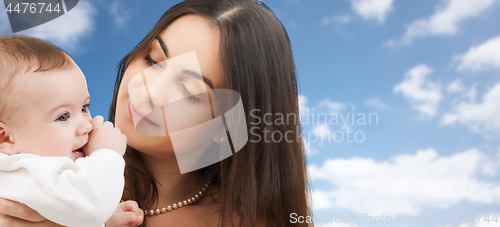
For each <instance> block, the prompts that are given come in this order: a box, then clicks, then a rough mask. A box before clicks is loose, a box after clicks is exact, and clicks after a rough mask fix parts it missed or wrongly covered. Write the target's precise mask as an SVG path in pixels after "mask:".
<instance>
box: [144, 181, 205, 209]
mask: <svg viewBox="0 0 500 227" xmlns="http://www.w3.org/2000/svg"><path fill="white" fill-rule="evenodd" d="M209 186H210V181H207V183H206V184H205V185H204V186H203V187H202V188H201V190H200V191H199V192H198V193H197V194H196V195H195V196H193V197H191V198H190V199H187V200H184V201H181V202H178V203H174V204H172V205H171V206H167V207H162V208H156V209H154V210H145V211H144V214H145V215H149V216H152V215H156V214H162V213H165V212H167V211H172V210H175V209H177V208H181V207H183V206H187V205H191V204H193V203H195V202H196V201H198V200H199V199H200V198H201V197H202V196H203V194H205V192H207V189H208V188H209Z"/></svg>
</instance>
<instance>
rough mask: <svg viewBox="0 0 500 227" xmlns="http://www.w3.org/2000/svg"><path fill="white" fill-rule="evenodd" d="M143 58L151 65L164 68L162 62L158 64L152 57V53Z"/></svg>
mask: <svg viewBox="0 0 500 227" xmlns="http://www.w3.org/2000/svg"><path fill="white" fill-rule="evenodd" d="M143 59H144V61H146V63H147V64H148V65H149V66H150V67H151V66H152V67H154V68H157V69H164V68H163V66H162V65H161V64H158V62H157V61H155V60H154V59H152V58H151V56H150V55H146V56H145V57H144V58H143Z"/></svg>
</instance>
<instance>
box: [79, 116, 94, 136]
mask: <svg viewBox="0 0 500 227" xmlns="http://www.w3.org/2000/svg"><path fill="white" fill-rule="evenodd" d="M92 128H93V127H92V123H90V120H89V119H87V118H84V119H82V121H81V122H80V125H79V126H78V129H77V131H76V133H77V135H79V136H80V135H86V134H89V133H90V132H91V131H92Z"/></svg>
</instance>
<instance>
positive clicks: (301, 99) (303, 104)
mask: <svg viewBox="0 0 500 227" xmlns="http://www.w3.org/2000/svg"><path fill="white" fill-rule="evenodd" d="M306 108H307V97H306V96H304V95H299V110H300V111H304V110H305V109H306Z"/></svg>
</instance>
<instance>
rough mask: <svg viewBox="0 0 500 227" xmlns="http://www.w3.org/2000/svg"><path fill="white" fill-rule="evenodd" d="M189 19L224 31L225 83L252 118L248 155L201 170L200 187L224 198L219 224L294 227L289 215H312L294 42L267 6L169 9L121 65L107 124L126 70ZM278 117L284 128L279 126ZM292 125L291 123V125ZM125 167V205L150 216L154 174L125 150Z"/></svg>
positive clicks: (241, 3) (211, 3)
mask: <svg viewBox="0 0 500 227" xmlns="http://www.w3.org/2000/svg"><path fill="white" fill-rule="evenodd" d="M187 14H197V15H200V16H202V17H204V18H206V19H207V20H208V21H210V22H211V24H212V25H213V26H216V27H218V28H219V30H220V34H221V41H220V42H221V43H220V60H221V64H222V69H223V73H224V75H223V76H224V80H225V81H226V82H227V85H228V87H229V88H231V89H233V90H235V91H238V92H239V93H240V95H241V97H242V102H243V106H244V109H245V114H246V116H247V125H248V130H249V133H248V134H249V142H248V143H247V144H246V145H245V147H244V148H243V149H242V150H240V151H238V152H237V153H235V154H234V155H233V156H231V157H229V158H227V159H225V160H222V161H221V162H220V163H217V164H214V165H211V166H208V167H205V168H203V169H201V170H198V173H199V174H200V176H201V177H202V178H203V179H205V180H210V181H211V182H213V183H212V185H213V187H212V188H213V189H215V190H212V193H218V194H219V196H217V197H218V198H220V199H219V201H217V202H218V203H219V204H220V208H221V209H220V211H219V214H220V219H219V224H220V225H221V226H241V225H242V224H244V225H245V226H291V225H292V223H291V220H290V215H291V213H296V214H297V215H300V216H306V215H311V212H310V209H309V202H310V197H309V196H310V193H309V192H310V188H309V184H308V175H307V168H306V156H305V150H304V145H303V141H302V138H301V137H300V136H299V134H300V132H301V127H300V122H299V119H300V118H299V107H298V88H297V80H296V75H295V65H294V60H293V55H292V50H291V46H290V40H289V38H288V34H287V33H286V31H285V29H284V27H283V25H282V24H281V22H280V21H279V20H278V19H277V18H276V16H275V15H274V13H273V12H272V11H271V10H270V9H269V8H268V7H267V6H265V5H264V4H263V3H260V2H256V1H254V0H187V1H184V2H181V3H179V4H177V5H175V6H173V7H172V8H170V9H169V10H168V11H167V12H166V13H165V14H164V15H163V16H162V18H161V19H160V20H159V21H158V23H157V24H156V25H155V27H154V28H153V29H152V30H151V32H149V34H148V35H147V36H146V37H145V38H144V39H143V40H142V41H141V42H140V43H139V45H137V46H136V47H135V48H134V49H133V50H132V51H131V52H130V53H129V54H128V55H127V56H125V58H123V59H122V61H121V62H120V64H119V72H118V76H117V79H116V84H115V91H114V97H113V101H112V104H111V108H110V112H109V119H110V120H111V121H114V115H115V109H116V97H117V94H118V89H119V86H120V83H121V80H122V77H123V75H124V73H125V70H126V69H127V66H128V63H129V62H131V61H132V60H133V59H135V58H136V57H138V56H139V55H140V54H141V53H143V52H144V51H145V50H146V49H147V48H148V47H149V46H150V44H151V43H152V42H153V41H154V39H155V38H156V37H157V36H158V35H159V34H160V33H161V32H162V31H163V30H164V29H165V28H166V27H167V26H168V25H169V24H171V23H172V22H173V21H174V20H176V19H177V18H179V17H181V16H183V15H187ZM252 110H254V111H252ZM251 111H252V113H251ZM264 114H267V115H266V116H267V117H266V118H265V121H263V120H264ZM281 116H284V117H285V120H284V121H279V119H277V118H280V117H281ZM287 118H288V119H292V121H291V122H290V121H286V119H287ZM275 120H276V121H275ZM266 122H267V123H269V122H273V123H272V124H266ZM266 131H267V132H266ZM272 132H279V133H275V134H281V135H283V136H285V135H288V137H287V138H286V140H285V138H282V140H281V141H276V139H277V137H275V138H274V141H273V138H271V137H270V136H271V133H272ZM287 132H289V133H287ZM290 132H291V133H290ZM292 135H293V136H292ZM125 160H126V168H125V181H126V185H125V192H124V199H132V200H135V201H137V202H138V203H139V206H140V207H141V208H144V209H148V208H150V209H151V208H152V207H154V205H155V204H156V203H157V200H158V191H157V187H156V180H155V178H154V176H153V174H152V173H151V171H150V170H149V168H148V166H147V165H146V163H145V162H144V160H143V159H142V156H141V154H140V152H139V151H137V150H134V149H132V148H128V150H127V152H126V154H125ZM143 226H145V224H143ZM293 226H312V224H306V223H303V224H299V223H296V224H293Z"/></svg>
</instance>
